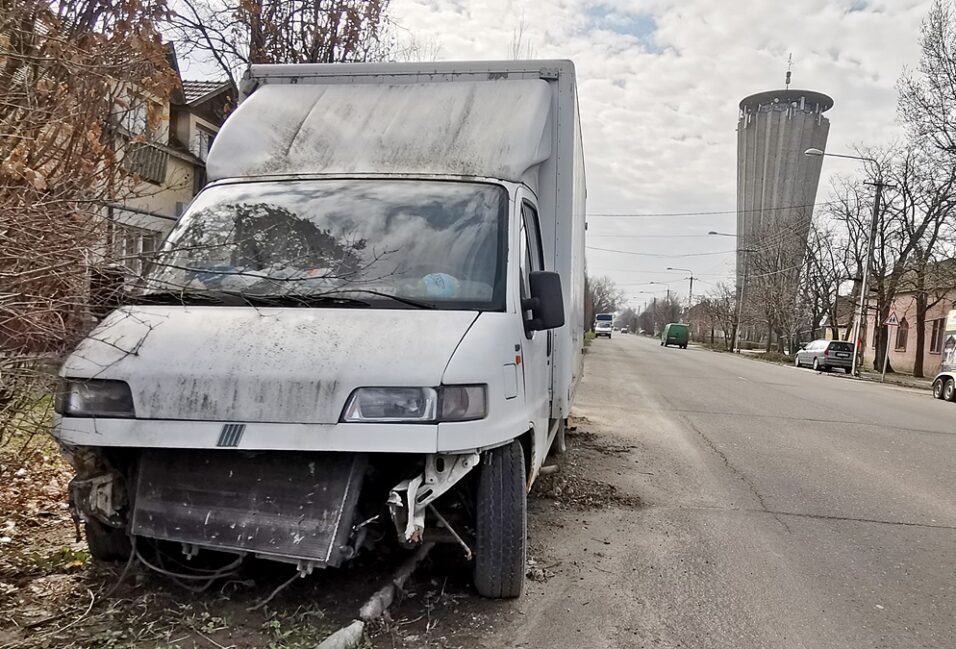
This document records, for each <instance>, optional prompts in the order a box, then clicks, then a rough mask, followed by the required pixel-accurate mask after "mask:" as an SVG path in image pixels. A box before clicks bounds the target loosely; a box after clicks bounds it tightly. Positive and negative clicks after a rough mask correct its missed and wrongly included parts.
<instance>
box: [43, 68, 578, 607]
mask: <svg viewBox="0 0 956 649" xmlns="http://www.w3.org/2000/svg"><path fill="white" fill-rule="evenodd" d="M242 93H243V96H244V98H243V100H242V102H241V104H240V105H239V107H238V109H237V110H236V111H235V112H234V113H233V114H232V115H231V116H230V117H229V119H228V120H227V121H226V123H225V124H224V126H223V128H222V130H221V132H220V133H219V135H218V136H217V138H216V140H215V144H214V145H213V147H212V150H211V152H210V154H209V158H208V163H207V170H208V175H209V178H210V180H211V181H212V182H211V184H209V185H208V186H207V187H206V188H205V189H203V191H202V192H201V193H200V194H199V195H198V196H197V197H196V198H195V200H194V201H193V203H192V204H191V205H190V206H189V208H188V209H187V211H186V213H185V214H184V215H183V216H182V217H181V219H180V220H179V221H178V223H177V224H176V226H175V228H174V229H173V231H172V232H171V233H170V235H169V237H168V238H167V240H166V241H165V242H164V244H163V246H162V249H161V250H160V252H159V253H158V254H157V256H156V258H155V260H154V263H153V264H152V267H151V269H150V270H149V272H148V274H147V276H146V278H145V281H144V282H143V284H142V287H141V289H140V290H139V291H138V292H137V293H136V294H133V295H131V296H129V297H128V298H126V299H125V301H124V303H123V304H122V305H120V306H119V308H117V309H116V310H115V311H113V312H112V313H111V314H110V315H109V316H108V317H106V318H105V319H104V320H103V322H102V323H101V324H100V325H99V326H98V327H97V328H96V329H95V330H94V331H93V333H92V334H91V335H90V336H89V337H87V338H86V339H85V340H83V341H82V342H81V343H80V345H79V346H78V347H77V349H76V350H75V351H74V353H73V354H72V355H70V356H69V358H68V359H67V360H66V362H65V363H64V365H63V367H62V370H61V382H60V388H59V390H58V395H57V405H56V411H57V413H58V414H57V418H56V422H55V435H56V437H57V439H58V440H59V442H60V444H61V445H62V447H63V448H64V450H65V452H66V453H67V455H68V456H69V457H70V458H71V459H72V461H73V464H74V466H75V468H76V472H77V475H76V478H75V479H74V480H73V482H72V483H71V489H70V498H71V504H72V507H73V509H74V511H75V512H76V513H77V515H78V516H79V517H81V518H82V519H83V521H84V522H85V525H86V530H87V538H88V540H89V543H90V548H91V551H92V553H93V555H94V556H95V557H96V558H98V559H117V558H124V559H125V557H126V553H127V552H128V545H127V539H128V538H133V539H136V540H137V542H139V540H145V539H152V540H158V541H166V542H174V543H175V544H178V546H176V547H182V548H183V551H184V552H186V554H187V555H191V554H194V553H196V552H198V551H202V550H205V549H214V550H220V551H227V552H234V553H240V554H247V555H255V556H259V557H265V558H268V559H274V560H278V561H286V562H291V563H294V564H296V565H297V566H298V567H299V569H300V570H301V571H302V572H303V573H307V572H309V571H311V570H312V569H314V568H322V567H325V566H337V565H340V564H342V563H343V562H346V561H348V560H349V559H350V558H352V557H353V556H354V555H355V554H356V553H358V552H359V551H361V550H363V549H365V548H367V547H368V546H369V545H371V541H370V539H373V538H379V537H381V536H382V535H383V534H384V533H390V534H392V535H394V536H396V537H397V539H398V541H399V542H400V543H402V544H403V545H405V546H415V545H418V544H420V543H422V542H423V541H427V540H438V541H450V542H454V543H457V544H460V545H462V546H464V548H465V552H466V554H469V555H470V554H472V553H474V557H475V559H474V578H475V584H476V586H477V589H478V591H479V592H480V593H481V594H483V595H485V596H489V597H515V596H518V595H519V594H520V593H521V590H522V585H523V580H524V571H525V554H526V547H527V544H526V516H527V499H526V495H527V490H528V489H529V488H530V486H531V484H532V483H533V482H534V480H535V477H536V476H537V475H538V472H539V469H540V467H541V464H542V461H543V460H544V458H545V456H546V455H547V454H548V452H549V449H550V448H551V447H552V445H553V444H559V445H560V444H562V443H563V432H564V427H565V422H566V420H567V417H568V414H569V412H570V409H571V404H572V402H573V400H574V393H575V387H576V386H577V384H578V381H579V379H580V377H581V373H582V346H583V306H584V277H585V269H584V230H585V174H584V157H583V148H582V142H581V130H580V120H579V116H578V103H577V95H576V85H575V74H574V66H573V64H572V63H571V62H570V61H506V62H464V63H427V64H419V63H414V64H412V63H409V64H342V65H339V64H336V65H311V64H310V65H258V66H252V68H251V71H250V73H249V75H247V78H246V79H245V80H244V81H243V84H242ZM556 440H557V441H556ZM370 530H376V533H370ZM146 542H151V541H146ZM166 547H169V544H168V543H167V544H166Z"/></svg>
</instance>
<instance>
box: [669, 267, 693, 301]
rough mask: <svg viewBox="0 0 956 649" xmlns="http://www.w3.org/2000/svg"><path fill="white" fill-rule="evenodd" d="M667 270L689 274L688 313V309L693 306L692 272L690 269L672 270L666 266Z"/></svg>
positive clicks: (672, 268)
mask: <svg viewBox="0 0 956 649" xmlns="http://www.w3.org/2000/svg"><path fill="white" fill-rule="evenodd" d="M667 270H679V271H683V272H685V273H690V278H689V279H690V288H689V289H687V310H688V311H690V308H691V307H692V306H694V271H692V270H691V269H690V268H674V267H672V266H668V267H667Z"/></svg>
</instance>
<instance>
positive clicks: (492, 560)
mask: <svg viewBox="0 0 956 649" xmlns="http://www.w3.org/2000/svg"><path fill="white" fill-rule="evenodd" d="M525 481H526V477H525V466H524V452H523V450H522V448H521V444H520V443H519V442H518V440H515V441H513V442H511V443H510V444H508V445H506V446H499V447H498V448H495V449H492V450H490V451H488V452H487V453H485V456H484V458H482V463H481V474H480V476H479V478H478V497H477V503H476V504H477V511H476V515H475V518H476V519H477V520H476V521H475V528H476V532H477V539H476V543H475V588H476V589H477V590H478V593H479V594H480V595H481V596H483V597H490V598H493V599H503V598H513V597H520V596H521V592H522V590H524V575H525V570H526V565H525V564H526V562H527V549H528V493H527V491H526V488H525Z"/></svg>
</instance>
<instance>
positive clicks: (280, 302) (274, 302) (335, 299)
mask: <svg viewBox="0 0 956 649" xmlns="http://www.w3.org/2000/svg"><path fill="white" fill-rule="evenodd" d="M244 297H247V298H251V299H252V300H255V301H258V302H261V303H264V304H268V305H271V306H299V307H309V306H316V305H320V304H322V305H329V306H346V307H348V306H352V307H370V306H372V305H371V304H369V303H368V302H366V301H365V300H356V299H353V298H350V297H340V296H337V295H328V294H326V293H316V294H309V293H286V294H283V295H245V296H244Z"/></svg>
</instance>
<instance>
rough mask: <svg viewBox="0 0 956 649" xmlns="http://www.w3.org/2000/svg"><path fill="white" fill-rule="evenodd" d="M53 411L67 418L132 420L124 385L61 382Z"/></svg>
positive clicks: (130, 399)
mask: <svg viewBox="0 0 956 649" xmlns="http://www.w3.org/2000/svg"><path fill="white" fill-rule="evenodd" d="M53 409H54V410H55V411H56V413H57V414H60V415H66V416H67V417H119V418H124V419H132V418H134V417H136V412H135V410H134V409H133V394H132V392H130V389H129V385H127V383H126V382H125V381H114V380H107V379H69V378H61V379H60V381H59V384H58V385H57V390H56V398H55V399H54V402H53Z"/></svg>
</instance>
